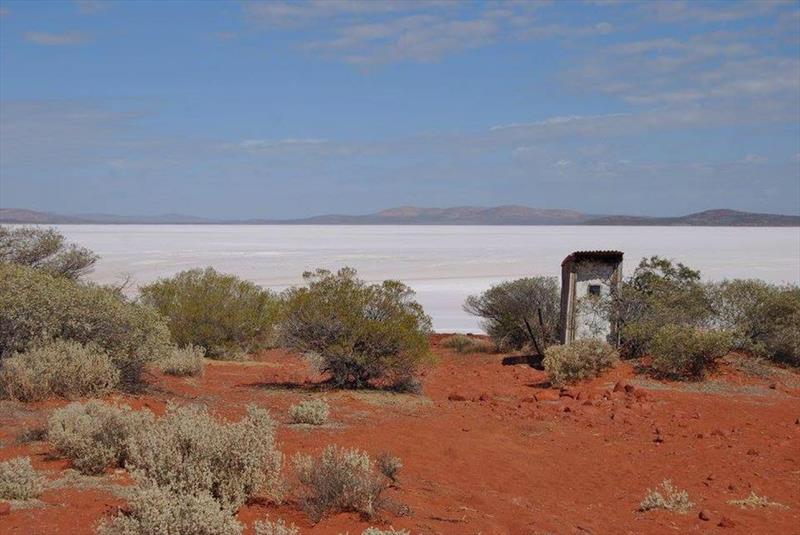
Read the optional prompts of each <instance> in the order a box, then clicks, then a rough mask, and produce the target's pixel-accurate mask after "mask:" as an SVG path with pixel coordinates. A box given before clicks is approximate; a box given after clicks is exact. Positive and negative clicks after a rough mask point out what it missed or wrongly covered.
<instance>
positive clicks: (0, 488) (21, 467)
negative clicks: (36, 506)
mask: <svg viewBox="0 0 800 535" xmlns="http://www.w3.org/2000/svg"><path fill="white" fill-rule="evenodd" d="M41 492H42V482H41V478H40V477H39V475H38V474H37V473H36V470H34V469H33V466H32V465H31V459H30V457H15V458H14V459H9V460H8V461H4V462H0V499H2V500H30V499H31V498H36V497H37V496H39V494H40V493H41Z"/></svg>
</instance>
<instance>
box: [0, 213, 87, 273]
mask: <svg viewBox="0 0 800 535" xmlns="http://www.w3.org/2000/svg"><path fill="white" fill-rule="evenodd" d="M97 259H98V256H97V255H96V254H94V253H93V252H92V251H90V250H89V249H86V248H85V247H79V246H77V245H75V244H67V243H66V241H65V239H64V235H63V234H61V233H60V232H58V231H57V230H56V229H54V228H39V227H16V228H11V227H4V226H1V225H0V262H7V263H11V264H19V265H22V266H28V267H32V268H35V269H39V270H41V271H44V272H47V273H49V274H51V275H55V276H61V277H66V278H68V279H77V278H78V277H80V276H81V275H85V274H86V273H88V272H90V271H91V270H92V267H93V266H94V264H95V262H97Z"/></svg>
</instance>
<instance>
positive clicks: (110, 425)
mask: <svg viewBox="0 0 800 535" xmlns="http://www.w3.org/2000/svg"><path fill="white" fill-rule="evenodd" d="M152 421H153V415H152V414H151V413H150V412H149V411H133V410H131V408H130V407H127V406H120V407H116V406H113V405H107V404H105V403H102V402H100V401H89V402H87V403H71V404H69V405H67V406H66V407H63V408H61V409H58V410H57V411H55V412H54V413H53V414H52V415H51V416H50V420H49V421H48V430H47V436H48V439H49V440H50V442H51V443H52V444H53V447H54V448H55V449H56V451H57V452H58V453H59V454H61V455H63V456H64V457H66V458H68V459H70V461H72V466H73V467H74V468H75V469H76V470H79V471H80V472H83V473H84V474H100V473H102V472H103V471H104V470H105V469H106V468H108V467H109V466H114V467H124V466H125V463H126V461H127V460H128V459H129V457H130V452H129V449H128V440H129V439H130V437H131V436H133V435H134V434H138V433H147V432H148V429H149V428H150V425H151V424H152Z"/></svg>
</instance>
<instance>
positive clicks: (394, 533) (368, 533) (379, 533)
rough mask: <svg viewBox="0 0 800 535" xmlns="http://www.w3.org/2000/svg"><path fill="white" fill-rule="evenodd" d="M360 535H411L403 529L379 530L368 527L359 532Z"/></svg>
mask: <svg viewBox="0 0 800 535" xmlns="http://www.w3.org/2000/svg"><path fill="white" fill-rule="evenodd" d="M361 535H411V532H410V531H408V530H405V529H394V528H389V529H380V528H373V527H368V528H367V529H365V530H364V531H362V532H361Z"/></svg>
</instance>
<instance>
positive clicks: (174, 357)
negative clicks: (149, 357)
mask: <svg viewBox="0 0 800 535" xmlns="http://www.w3.org/2000/svg"><path fill="white" fill-rule="evenodd" d="M203 355H205V350H204V349H203V348H202V347H199V346H185V347H181V348H175V349H173V350H172V351H170V352H169V354H168V355H167V356H166V357H164V358H163V359H161V360H160V361H158V367H159V369H160V370H161V371H162V372H164V373H166V374H167V375H177V376H178V377H188V376H192V377H197V376H200V375H203Z"/></svg>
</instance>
